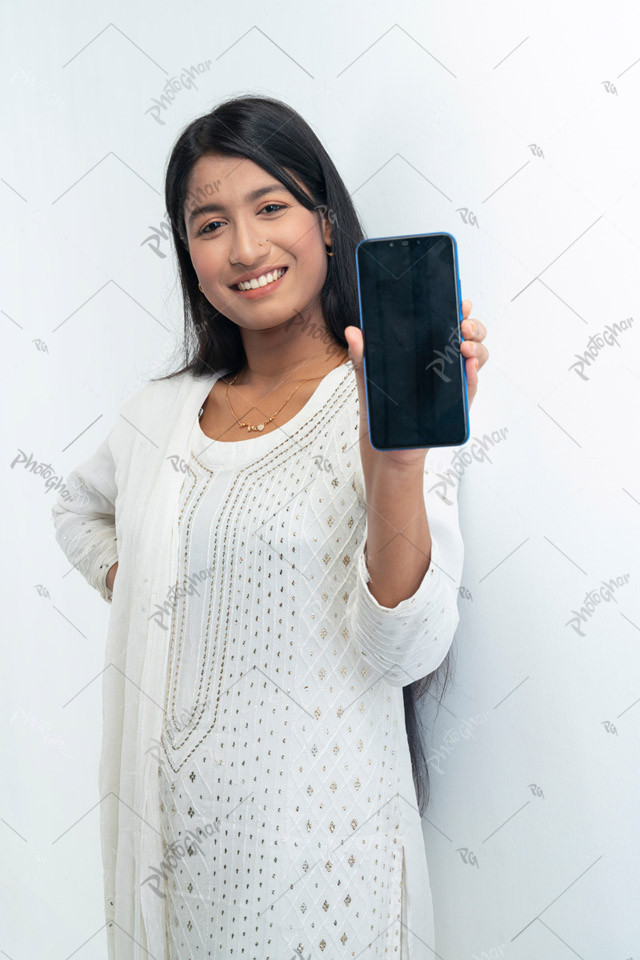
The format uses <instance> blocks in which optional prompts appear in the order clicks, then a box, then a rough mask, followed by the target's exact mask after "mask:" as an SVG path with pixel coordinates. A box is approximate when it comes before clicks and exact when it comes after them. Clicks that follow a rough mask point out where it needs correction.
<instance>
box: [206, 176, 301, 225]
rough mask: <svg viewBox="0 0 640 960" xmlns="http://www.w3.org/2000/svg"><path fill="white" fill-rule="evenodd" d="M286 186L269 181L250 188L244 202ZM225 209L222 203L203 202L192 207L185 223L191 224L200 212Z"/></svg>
mask: <svg viewBox="0 0 640 960" xmlns="http://www.w3.org/2000/svg"><path fill="white" fill-rule="evenodd" d="M285 189H286V187H283V185H282V184H281V183H270V184H269V185H268V186H266V187H260V188H259V189H258V190H252V191H251V192H250V193H248V194H247V195H246V197H245V198H244V199H245V203H253V202H254V201H255V200H259V199H260V197H263V196H264V195H265V194H267V193H273V192H274V191H275V190H285ZM224 210H225V208H224V206H223V204H221V203H204V204H202V206H200V207H194V208H193V210H192V211H191V213H190V214H189V216H188V218H187V224H191V223H192V222H193V221H194V220H195V219H196V217H199V216H200V214H202V213H223V212H224Z"/></svg>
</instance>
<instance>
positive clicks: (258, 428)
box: [256, 423, 264, 430]
mask: <svg viewBox="0 0 640 960" xmlns="http://www.w3.org/2000/svg"><path fill="white" fill-rule="evenodd" d="M256 430H264V423H259V424H258V425H257V427H256Z"/></svg>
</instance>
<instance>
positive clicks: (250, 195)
mask: <svg viewBox="0 0 640 960" xmlns="http://www.w3.org/2000/svg"><path fill="white" fill-rule="evenodd" d="M295 179H296V181H297V182H298V183H300V181H299V179H298V178H295ZM212 185H213V188H212ZM300 186H301V188H302V189H303V190H304V191H305V193H308V191H307V190H306V189H305V188H304V186H303V185H302V184H300ZM207 187H208V189H207ZM258 192H259V194H260V195H259V196H258ZM187 198H188V200H187V202H186V203H185V207H184V216H185V225H186V233H187V240H188V244H189V253H190V255H191V261H192V263H193V267H194V270H195V272H196V274H197V276H198V279H199V281H200V285H201V286H202V289H203V291H204V293H203V296H206V297H207V300H209V302H210V303H211V304H212V305H213V306H214V307H215V308H216V309H217V310H219V311H220V313H222V314H224V316H225V317H228V318H229V319H230V320H232V321H233V322H234V323H237V324H238V326H240V327H242V328H245V329H247V330H264V329H267V328H270V327H274V326H277V325H279V324H281V323H284V322H286V321H287V320H290V319H291V318H292V317H293V316H296V315H298V314H301V313H303V312H306V311H309V310H311V312H312V316H313V315H316V314H317V316H318V318H320V319H321V314H320V291H321V290H322V287H323V286H324V282H325V279H326V275H327V250H326V246H327V245H330V244H331V232H330V226H329V224H328V222H327V220H326V219H324V220H323V223H322V226H321V224H320V222H319V219H318V215H317V213H316V211H315V210H308V209H307V208H306V207H304V206H302V204H300V203H299V202H298V201H297V200H296V198H295V197H294V196H293V194H291V193H290V192H289V191H288V190H287V189H286V187H284V186H282V184H280V183H279V182H278V181H277V180H276V179H275V177H274V176H273V175H272V174H270V173H269V172H268V171H266V170H264V168H263V167H260V166H258V164H256V163H254V162H253V161H252V160H248V159H245V158H241V157H221V156H206V157H201V158H200V159H199V160H198V161H197V163H196V164H194V167H193V169H192V171H191V175H190V177H189V183H188V188H187ZM193 198H203V199H193ZM265 241H266V242H265ZM276 268H284V269H285V273H284V275H283V276H282V277H281V278H280V279H276V278H275V277H276V275H275V273H274V275H272V280H275V282H270V283H266V284H265V279H264V275H265V274H269V273H271V272H272V271H276ZM279 272H281V271H278V273H279ZM247 274H249V275H256V276H259V275H261V274H262V275H263V279H262V280H261V281H260V284H261V285H260V286H259V287H258V288H257V289H252V290H249V291H247V292H241V291H239V290H238V289H236V288H235V284H236V283H237V282H238V281H239V280H242V279H243V278H244V277H245V276H246V275H247ZM267 279H268V278H267Z"/></svg>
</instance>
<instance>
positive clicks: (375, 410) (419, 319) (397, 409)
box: [356, 233, 469, 450]
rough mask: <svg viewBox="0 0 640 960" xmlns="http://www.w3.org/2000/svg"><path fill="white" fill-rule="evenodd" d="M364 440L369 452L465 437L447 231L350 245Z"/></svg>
mask: <svg viewBox="0 0 640 960" xmlns="http://www.w3.org/2000/svg"><path fill="white" fill-rule="evenodd" d="M356 267H357V274H358V299H359V304H360V325H361V330H362V334H363V338H364V382H365V393H366V401H367V414H368V420H369V440H370V441H371V446H372V447H374V448H375V449H376V450H411V449H414V448H418V447H453V446H458V445H460V444H463V443H466V441H467V440H468V439H469V401H468V396H467V378H466V372H465V361H464V357H463V356H462V354H461V353H460V343H461V342H462V340H463V337H462V332H461V330H460V324H461V322H462V319H463V318H462V304H461V295H460V275H459V271H458V249H457V244H456V241H455V238H454V237H453V236H452V235H451V234H450V233H420V234H412V235H408V236H401V237H375V238H371V239H368V240H361V241H360V243H359V244H358V245H357V247H356Z"/></svg>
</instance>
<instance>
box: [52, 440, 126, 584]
mask: <svg viewBox="0 0 640 960" xmlns="http://www.w3.org/2000/svg"><path fill="white" fill-rule="evenodd" d="M115 500H116V482H115V463H114V460H113V454H112V452H111V448H110V444H109V437H107V438H106V439H105V440H103V442H102V443H101V444H100V446H99V447H98V449H97V450H96V451H95V453H94V454H93V455H92V456H91V457H89V458H88V459H87V460H85V461H84V462H83V463H81V464H79V466H77V467H76V468H75V469H74V470H73V471H72V472H71V473H70V474H69V476H68V477H67V480H66V490H63V491H62V492H61V493H60V494H59V496H58V499H57V501H56V502H55V503H54V505H53V506H52V508H51V514H52V517H53V522H54V525H55V536H56V540H57V542H58V544H59V545H60V547H61V548H62V550H63V551H64V553H65V554H66V557H67V559H68V560H69V562H70V563H71V564H73V566H74V567H76V569H77V570H79V571H80V573H81V574H82V576H83V577H84V578H85V579H86V580H87V582H88V583H90V584H91V586H92V587H95V589H96V590H98V591H99V592H100V594H101V596H102V597H103V598H104V599H105V600H106V601H107V603H111V596H112V594H111V591H110V590H109V589H108V588H107V583H106V577H107V573H108V572H109V569H110V568H111V567H112V566H113V564H114V563H116V562H117V560H118V551H117V539H116V526H115Z"/></svg>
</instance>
